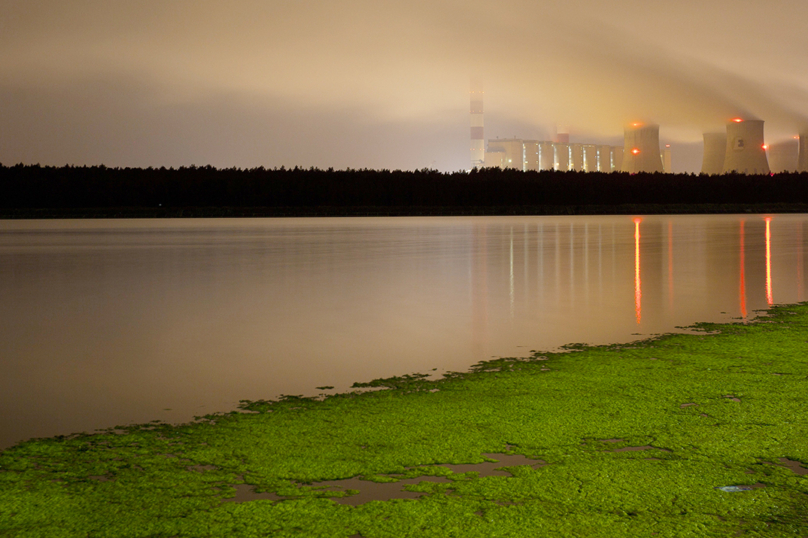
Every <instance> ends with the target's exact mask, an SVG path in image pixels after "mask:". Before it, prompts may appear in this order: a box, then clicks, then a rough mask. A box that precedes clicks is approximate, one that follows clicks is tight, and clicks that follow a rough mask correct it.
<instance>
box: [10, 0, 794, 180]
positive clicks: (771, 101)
mask: <svg viewBox="0 0 808 538" xmlns="http://www.w3.org/2000/svg"><path fill="white" fill-rule="evenodd" d="M806 20H808V3H806V2H804V1H801V0H791V1H785V0H784V1H781V2H778V3H777V5H776V7H774V6H773V5H771V4H766V3H764V2H759V1H758V2H752V1H745V0H734V1H729V0H712V1H711V2H704V1H698V2H696V1H694V0H678V1H676V2H668V3H658V2H647V1H644V0H643V1H640V0H617V1H615V2H602V1H599V2H594V1H588V0H587V1H584V0H568V1H565V2H552V3H550V2H535V1H523V0H499V1H497V2H483V1H480V0H470V1H469V0H464V1H460V0H429V1H421V0H418V1H409V2H390V3H387V2H378V1H375V2H371V1H369V0H346V1H340V0H335V1H331V2H323V1H317V2H314V1H305V0H302V1H301V0H296V1H287V0H270V1H267V0H264V1H257V0H231V1H227V2H225V1H205V0H194V1H184V0H172V1H170V2H167V1H164V0H137V1H132V2H109V1H70V2H65V1H64V0H56V1H53V0H51V1H36V0H24V1H23V0H21V1H18V0H14V1H9V0H0V103H2V106H0V162H3V163H5V164H12V163H16V162H24V163H33V162H40V163H42V164H65V163H72V164H99V163H102V162H103V163H104V164H107V165H109V166H149V165H152V166H162V165H165V166H179V165H182V164H186V165H187V164H213V165H215V166H241V167H248V166H258V165H263V166H268V167H272V166H280V165H285V166H294V165H301V166H306V167H308V166H320V167H328V166H334V167H337V168H342V167H346V166H351V167H374V168H379V167H386V168H421V167H424V166H430V167H436V168H439V169H442V170H457V169H460V168H466V167H468V162H467V161H468V158H469V155H468V85H469V77H470V76H471V75H475V76H481V77H482V78H483V79H484V81H485V87H486V117H485V121H486V137H487V138H493V137H496V136H500V137H510V136H517V137H523V138H546V137H549V136H551V135H552V133H553V132H554V130H555V126H556V125H560V126H562V128H564V129H569V130H570V132H571V136H572V139H573V140H575V139H578V140H581V141H590V140H591V141H603V142H613V143H621V138H622V126H623V125H624V124H625V123H627V122H629V121H632V120H635V119H639V120H643V121H653V122H657V123H659V124H660V125H661V137H662V139H663V140H664V141H665V142H669V143H670V142H673V143H674V151H675V150H676V149H677V144H678V145H679V148H690V149H689V150H688V151H690V152H691V157H690V161H693V162H696V161H699V159H700V153H699V155H695V154H694V153H693V152H694V151H698V152H700V140H701V133H702V132H703V131H704V130H716V129H720V128H721V127H722V125H723V123H724V122H725V121H726V120H727V119H729V118H731V117H733V116H743V117H758V118H761V119H764V120H766V135H767V141H768V142H775V141H777V140H779V139H785V138H790V137H791V136H792V135H793V134H794V133H795V132H797V130H799V129H803V128H805V127H806V125H808V123H806V122H805V118H806V116H808V72H806V71H805V69H804V68H803V66H804V62H805V59H804V53H803V51H805V50H806V41H808V36H806V34H805V32H804V28H803V26H804V21H806ZM690 161H688V163H689V162H690ZM680 162H681V161H680ZM697 164H698V165H700V161H699V162H698V163H697ZM680 166H681V164H680ZM690 168H691V170H692V169H695V168H697V166H696V165H693V166H690Z"/></svg>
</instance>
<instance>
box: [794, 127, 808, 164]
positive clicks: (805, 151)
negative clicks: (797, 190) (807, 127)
mask: <svg viewBox="0 0 808 538" xmlns="http://www.w3.org/2000/svg"><path fill="white" fill-rule="evenodd" d="M806 144H808V133H804V134H801V135H800V156H799V159H798V160H797V172H808V145H806Z"/></svg>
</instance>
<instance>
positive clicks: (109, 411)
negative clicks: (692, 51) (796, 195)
mask: <svg viewBox="0 0 808 538" xmlns="http://www.w3.org/2000/svg"><path fill="white" fill-rule="evenodd" d="M807 225H808V216H805V215H774V216H771V217H768V216H763V215H743V216H739V215H730V216H652V217H642V218H639V217H626V216H618V217H614V216H605V217H604V216H597V217H513V218H510V217H509V218H501V217H494V218H491V217H483V218H477V217H475V218H366V219H365V218H353V219H223V220H218V219H198V220H197V219H189V220H86V221H83V220H78V221H0V361H1V362H0V364H2V371H3V375H2V376H0V410H2V413H0V448H2V447H7V446H10V445H12V444H14V443H16V442H18V441H20V440H23V439H28V438H30V437H40V436H51V435H56V434H69V433H72V432H76V431H92V430H94V429H96V428H103V427H109V426H114V425H119V424H127V423H131V422H147V421H150V420H154V419H161V420H165V421H169V422H171V421H174V422H181V421H187V420H190V419H192V418H193V417H194V416H195V415H202V414H206V413H211V412H215V411H228V410H231V409H233V408H234V407H235V406H236V405H237V403H238V400H240V399H258V398H274V397H277V396H278V395H280V394H305V395H315V394H318V393H319V392H321V391H319V390H317V389H316V388H315V387H317V386H322V385H333V386H334V387H335V388H336V390H339V391H343V390H347V389H348V387H349V386H350V385H351V383H353V382H354V381H368V380H371V379H373V378H377V377H387V376H392V375H400V374H405V373H412V372H431V371H432V369H433V368H434V369H436V370H435V371H434V373H435V374H436V375H440V374H442V373H443V372H445V371H449V370H454V371H464V370H466V369H468V367H469V366H471V365H473V364H475V363H476V362H478V361H480V360H484V359H488V358H491V357H492V356H495V357H496V356H525V355H529V354H530V350H533V349H535V350H549V349H552V348H556V347H557V346H560V345H563V344H566V343H570V342H587V343H595V344H597V343H610V342H620V341H630V340H634V339H636V338H638V336H637V335H638V334H639V335H649V334H655V333H662V332H669V331H673V330H675V327H676V326H683V325H689V324H692V323H694V322H696V321H728V320H731V319H733V318H736V319H743V318H750V317H752V316H754V315H755V310H756V309H763V308H766V307H767V306H768V305H770V304H775V303H790V302H796V301H802V300H804V298H805V272H804V255H805V254H804V253H805V237H806V226H807Z"/></svg>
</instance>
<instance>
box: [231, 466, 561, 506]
mask: <svg viewBox="0 0 808 538" xmlns="http://www.w3.org/2000/svg"><path fill="white" fill-rule="evenodd" d="M483 456H484V457H486V458H489V459H495V460H497V461H496V462H493V461H486V462H483V463H464V464H449V463H446V464H440V465H428V466H423V467H412V468H411V469H429V468H432V467H446V468H448V469H450V470H451V471H452V472H453V473H456V474H460V473H468V472H477V473H479V476H480V477H481V478H482V477H485V476H513V475H512V474H511V473H509V472H507V471H505V470H502V469H500V468H501V467H516V466H519V465H527V466H530V467H532V468H534V469H538V468H540V467H543V466H545V465H547V462H545V461H543V460H536V459H530V458H528V457H527V456H523V455H521V454H494V453H485V454H483ZM390 476H391V478H396V477H397V475H390ZM421 482H436V483H443V484H448V483H451V482H452V481H451V480H449V479H448V478H446V477H443V476H419V477H417V478H407V479H404V480H399V481H398V482H387V483H379V482H371V481H369V480H362V479H361V478H358V477H354V478H348V479H345V480H327V481H324V482H314V483H312V484H311V485H312V486H313V487H316V488H322V490H323V491H324V492H325V491H333V492H341V491H346V490H349V489H353V490H358V491H359V493H357V494H355V495H350V496H348V497H332V498H331V500H333V501H334V502H337V503H340V504H347V505H352V506H357V505H360V504H364V503H367V502H370V501H389V500H391V499H417V498H419V497H422V496H423V495H426V493H422V492H417V491H407V490H405V489H404V486H406V485H409V484H418V483H421ZM233 487H235V488H236V496H235V497H233V498H231V499H223V502H247V501H256V500H259V499H265V500H271V501H282V500H285V499H289V498H290V497H280V496H278V495H276V494H274V493H255V492H254V490H253V487H254V486H251V485H249V484H238V485H236V486H233Z"/></svg>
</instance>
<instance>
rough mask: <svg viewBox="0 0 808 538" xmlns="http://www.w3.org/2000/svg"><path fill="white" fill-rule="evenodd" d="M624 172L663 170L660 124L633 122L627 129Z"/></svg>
mask: <svg viewBox="0 0 808 538" xmlns="http://www.w3.org/2000/svg"><path fill="white" fill-rule="evenodd" d="M624 140H625V146H624V147H625V150H624V152H623V168H622V170H623V172H629V173H631V174H636V173H637V172H651V173H652V172H662V158H661V157H660V153H659V125H642V124H636V123H635V124H632V125H631V126H629V127H626V129H625V138H624Z"/></svg>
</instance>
